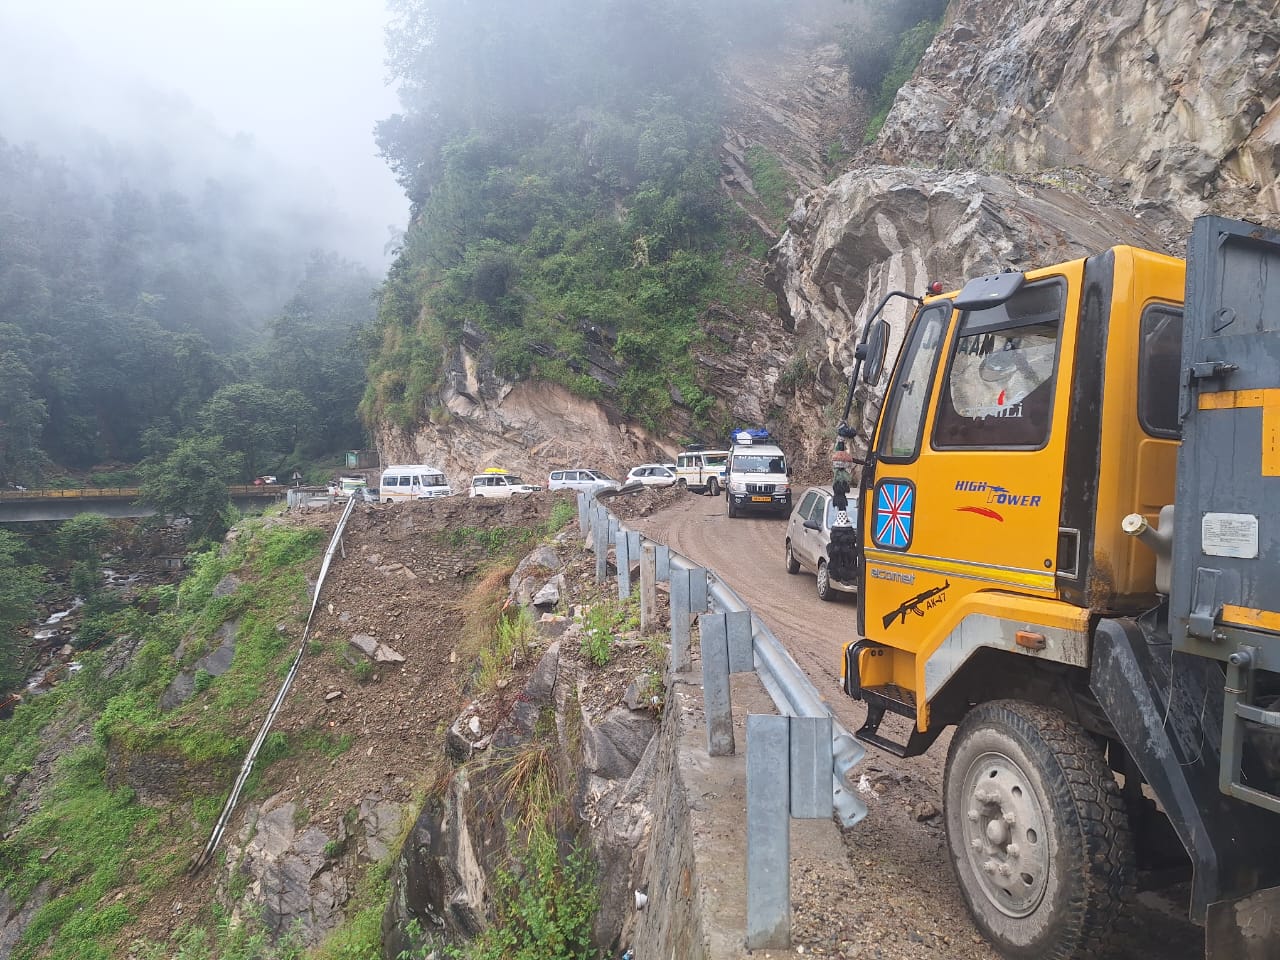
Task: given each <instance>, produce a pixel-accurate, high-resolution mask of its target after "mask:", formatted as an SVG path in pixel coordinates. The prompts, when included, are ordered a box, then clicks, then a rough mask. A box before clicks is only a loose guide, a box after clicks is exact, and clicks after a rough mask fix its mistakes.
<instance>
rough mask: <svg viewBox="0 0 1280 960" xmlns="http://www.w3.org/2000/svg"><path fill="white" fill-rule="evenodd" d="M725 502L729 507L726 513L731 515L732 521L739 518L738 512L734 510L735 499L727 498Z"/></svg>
mask: <svg viewBox="0 0 1280 960" xmlns="http://www.w3.org/2000/svg"><path fill="white" fill-rule="evenodd" d="M724 500H725V503H726V504H727V505H728V506H727V510H726V512H727V513H728V514H729V517H730V519H733V518H736V517H737V516H738V511H737V510H735V509H733V497H725V498H724Z"/></svg>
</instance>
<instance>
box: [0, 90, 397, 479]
mask: <svg viewBox="0 0 1280 960" xmlns="http://www.w3.org/2000/svg"><path fill="white" fill-rule="evenodd" d="M181 122H182V123H183V129H184V130H185V131H187V132H188V133H192V132H194V131H193V130H192V128H191V126H190V125H191V124H192V123H193V122H195V121H194V120H193V118H192V117H191V116H190V115H189V114H184V116H183V118H182V121H181ZM162 139H163V133H161V134H160V135H158V136H157V142H156V143H155V144H153V145H150V146H149V147H148V148H144V149H140V148H139V147H138V145H136V144H135V145H132V146H130V147H128V148H121V145H119V144H112V143H110V142H108V141H106V140H101V141H99V140H96V139H95V141H94V148H93V149H92V150H89V149H86V150H84V151H83V152H81V153H79V154H78V155H75V156H70V157H66V158H64V157H61V156H59V157H54V156H46V155H42V154H41V153H40V152H39V151H38V150H37V149H35V148H34V147H19V146H15V145H13V144H10V143H7V142H5V141H4V140H2V139H0V223H3V224H4V231H3V234H4V235H3V243H0V483H5V482H17V483H22V484H25V485H27V486H32V485H35V484H37V483H41V482H43V481H44V479H45V478H46V476H47V475H48V474H50V473H58V472H60V471H62V470H67V471H74V472H77V473H79V474H80V477H77V478H74V479H72V478H65V479H64V480H63V482H64V483H65V484H66V485H68V486H79V485H80V484H81V483H84V482H86V480H85V479H83V477H84V475H85V474H86V473H89V471H91V470H93V474H92V475H91V476H89V477H88V480H87V482H89V483H92V484H94V485H98V486H116V485H120V484H121V483H122V482H127V480H128V479H129V474H130V472H131V471H130V470H128V469H116V470H113V469H110V468H108V469H107V470H106V471H98V470H96V469H94V468H95V467H96V465H98V464H103V463H108V462H117V463H126V464H132V463H136V462H137V461H139V460H141V459H142V458H144V457H147V456H150V457H153V458H163V457H165V456H167V455H168V454H169V453H171V452H172V450H173V449H174V447H175V445H176V444H177V443H178V442H179V441H181V440H184V439H190V438H192V437H194V436H197V435H200V436H204V437H208V438H217V439H219V440H220V441H221V443H222V446H223V447H225V449H226V450H227V451H228V452H230V453H233V454H239V455H240V458H241V459H240V460H239V464H240V466H241V468H242V470H243V472H242V473H241V474H240V475H239V476H238V477H237V479H239V480H241V481H248V480H250V479H252V477H253V476H254V474H255V472H260V473H267V472H274V473H279V472H282V470H281V468H283V467H284V466H285V465H286V464H289V463H297V462H300V460H301V459H303V458H306V457H309V456H313V455H315V454H316V453H318V452H332V451H335V450H341V449H344V448H346V447H357V446H362V445H363V444H362V440H363V429H362V427H361V425H360V423H359V421H358V420H357V418H356V412H355V408H356V404H357V402H358V401H359V398H360V395H361V393H362V391H363V386H364V385H363V368H364V362H365V353H364V350H363V347H362V344H363V343H365V341H364V340H363V339H362V332H363V331H364V330H365V328H366V326H367V324H368V323H369V321H370V320H371V319H372V317H373V312H374V304H373V302H372V299H371V294H372V292H373V290H374V288H375V286H376V281H375V279H374V277H373V276H372V275H371V274H369V273H368V272H367V271H365V270H364V269H363V268H361V267H358V266H356V265H354V264H351V263H347V262H345V261H343V260H341V259H340V258H338V257H337V256H335V255H333V254H329V253H323V252H318V251H317V252H309V251H311V250H312V248H313V247H314V245H315V243H316V238H315V235H314V234H312V233H311V232H309V231H307V230H299V231H296V235H288V233H287V232H285V233H274V232H272V231H270V230H268V229H264V228H263V226H262V221H260V220H258V219H257V217H256V216H255V215H251V214H250V212H249V207H250V206H254V205H256V203H255V201H256V200H260V199H261V198H255V201H250V200H249V193H248V191H249V190H251V189H252V186H251V184H250V183H248V182H235V183H230V182H225V181H219V180H217V179H215V178H214V177H212V176H210V177H209V178H208V179H207V180H204V178H202V177H197V178H196V179H197V181H200V180H204V189H203V191H202V192H201V193H199V194H198V195H188V194H187V193H185V192H184V191H185V190H186V189H187V186H186V185H185V184H180V183H178V182H176V180H175V179H173V178H174V174H175V172H176V171H175V168H173V167H172V166H170V165H168V164H166V162H165V160H164V158H165V155H166V152H167V149H168V148H167V147H166V146H162V145H161V144H160V141H161V140H162ZM151 147H154V150H153V149H151ZM243 149H247V144H241V145H239V146H238V147H237V152H239V151H240V150H243ZM294 212H295V213H296V211H294ZM326 219H327V217H326V215H324V214H321V213H317V212H316V211H310V212H308V214H307V215H306V222H307V223H308V224H311V225H312V226H315V227H320V226H322V225H323V224H324V221H325V220H326ZM279 222H281V223H283V222H284V220H283V219H282V220H281V221H279ZM298 222H301V221H300V220H299V221H298ZM55 464H56V468H55Z"/></svg>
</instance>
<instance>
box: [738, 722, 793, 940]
mask: <svg viewBox="0 0 1280 960" xmlns="http://www.w3.org/2000/svg"><path fill="white" fill-rule="evenodd" d="M788 726H789V724H788V723H787V718H786V717H775V716H770V715H764V714H752V715H749V716H748V717H747V949H748V950H761V949H776V950H786V949H788V948H789V947H790V946H791V821H790V820H789V819H788V816H787V813H788V811H787V807H788V804H789V800H790V789H789V787H788V785H787V784H788V781H789V780H790V771H789V769H788V768H789V764H790V762H791V761H790V756H791V755H790V749H789V747H788V742H787V741H788V739H789V738H788Z"/></svg>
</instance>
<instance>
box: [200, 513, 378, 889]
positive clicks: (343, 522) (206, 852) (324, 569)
mask: <svg viewBox="0 0 1280 960" xmlns="http://www.w3.org/2000/svg"><path fill="white" fill-rule="evenodd" d="M259 489H261V488H259ZM355 505H356V501H355V500H349V501H347V507H346V509H345V510H343V511H342V516H341V517H339V518H338V525H337V526H336V527H334V530H333V536H332V537H331V538H330V540H329V547H328V549H327V550H325V552H324V561H323V562H322V563H321V564H320V576H319V577H317V578H316V589H315V593H313V594H312V596H311V609H310V610H309V611H308V612H307V624H306V626H305V627H303V629H302V641H301V642H300V643H299V645H298V653H297V655H296V656H294V658H293V664H292V666H290V667H289V673H288V675H287V676H286V677H285V678H284V682H283V683H282V684H281V685H280V690H279V692H278V693H276V698H275V700H273V701H272V703H271V707H270V709H269V710H267V715H266V716H265V717H264V718H263V720H262V726H261V727H260V728H259V729H258V735H257V736H256V737H254V738H253V743H252V744H251V745H250V747H249V752H248V753H247V754H246V755H245V758H244V763H242V764H241V765H240V774H239V776H237V777H236V782H235V783H234V784H233V785H232V787H231V793H230V794H229V795H228V796H227V802H226V804H224V805H223V808H222V813H221V814H220V815H219V817H218V822H217V823H215V824H214V826H213V832H212V833H211V834H210V835H209V839H208V841H207V842H206V843H205V845H204V849H203V850H201V851H200V854H199V855H198V856H197V857H196V858H195V859H194V860H193V861H192V862H191V867H190V870H189V872H191V873H195V872H196V871H197V870H200V869H202V868H203V867H204V866H205V865H206V864H208V862H209V861H210V860H211V859H212V858H213V852H214V851H215V850H216V849H217V848H218V843H219V841H221V839H222V834H223V831H225V830H226V828H227V823H228V822H229V821H230V820H231V814H232V813H233V812H234V811H235V808H236V804H237V803H238V802H239V801H240V794H241V792H242V791H243V790H244V785H245V784H246V783H247V782H248V780H249V775H250V774H251V773H253V764H254V762H255V761H256V760H257V759H258V752H259V751H260V750H261V749H262V744H263V743H264V742H265V741H266V739H267V733H268V732H270V730H271V724H272V723H273V722H274V721H275V718H276V714H277V713H278V712H279V710H280V705H281V704H282V703H284V698H285V696H286V694H288V692H289V688H290V687H292V686H293V681H294V678H295V677H297V675H298V667H299V665H300V664H301V663H302V654H303V653H304V652H305V651H306V649H307V640H308V639H309V636H310V633H311V621H312V619H313V618H314V617H315V615H316V607H317V606H319V604H320V591H321V590H322V589H324V581H325V577H326V576H327V575H328V573H329V567H330V565H331V564H332V562H333V554H334V552H335V551H336V550H337V549H338V545H339V544H340V543H341V541H342V534H343V532H344V531H345V530H346V526H347V519H348V518H349V517H350V516H351V511H352V510H353V509H354V508H355Z"/></svg>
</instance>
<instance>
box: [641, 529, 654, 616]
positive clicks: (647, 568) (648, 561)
mask: <svg viewBox="0 0 1280 960" xmlns="http://www.w3.org/2000/svg"><path fill="white" fill-rule="evenodd" d="M657 546H658V545H657V544H655V543H652V542H651V541H648V540H645V541H643V542H642V543H641V546H640V630H641V632H642V633H644V632H648V631H649V630H652V629H653V627H654V624H656V623H657V621H658V549H657Z"/></svg>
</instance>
